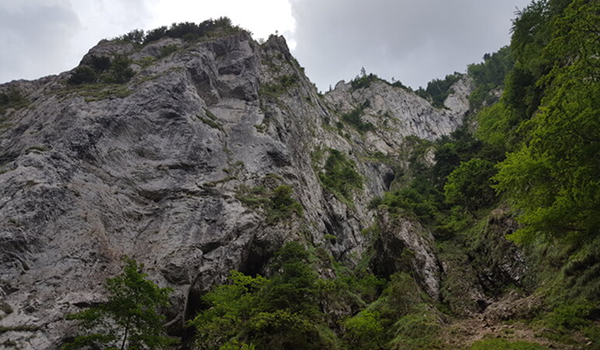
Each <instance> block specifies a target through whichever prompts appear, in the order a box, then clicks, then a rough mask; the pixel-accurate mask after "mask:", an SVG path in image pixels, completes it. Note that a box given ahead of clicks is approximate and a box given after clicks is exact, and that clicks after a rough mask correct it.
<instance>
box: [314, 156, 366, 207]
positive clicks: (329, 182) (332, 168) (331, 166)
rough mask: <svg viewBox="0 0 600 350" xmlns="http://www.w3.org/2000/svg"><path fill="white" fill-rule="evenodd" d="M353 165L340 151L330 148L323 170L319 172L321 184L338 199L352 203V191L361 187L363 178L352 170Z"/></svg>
mask: <svg viewBox="0 0 600 350" xmlns="http://www.w3.org/2000/svg"><path fill="white" fill-rule="evenodd" d="M355 166H356V164H355V163H354V162H353V161H352V160H349V159H348V158H346V156H345V155H344V154H343V153H342V152H340V151H338V150H335V149H330V150H329V158H327V161H326V162H325V168H324V169H323V170H324V172H321V173H320V174H319V179H320V180H321V184H322V185H323V187H324V188H325V189H326V190H328V191H330V192H331V193H333V194H334V195H335V196H336V197H337V198H338V199H339V200H340V201H342V202H346V203H352V192H353V191H355V190H362V188H363V178H362V177H361V176H360V175H359V174H358V173H357V172H356V170H354V168H355Z"/></svg>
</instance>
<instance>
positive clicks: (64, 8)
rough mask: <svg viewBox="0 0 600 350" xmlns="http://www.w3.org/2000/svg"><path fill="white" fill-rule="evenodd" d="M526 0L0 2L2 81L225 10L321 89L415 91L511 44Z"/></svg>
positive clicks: (63, 66)
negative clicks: (390, 86) (275, 45)
mask: <svg viewBox="0 0 600 350" xmlns="http://www.w3.org/2000/svg"><path fill="white" fill-rule="evenodd" d="M530 2H531V0H0V83H3V82H7V81H10V80H13V79H35V78H39V77H42V76H45V75H50V74H57V73H60V72H62V71H66V70H69V69H72V68H74V67H75V66H77V64H78V63H79V61H80V60H81V57H82V56H83V55H84V54H85V53H86V52H87V51H88V50H89V49H90V48H91V47H92V46H94V45H95V44H96V43H97V42H98V41H99V40H101V39H103V38H112V37H115V36H118V35H121V34H124V33H127V32H129V31H130V30H132V29H136V28H139V29H145V30H148V29H153V28H156V27H159V26H161V25H168V24H171V23H173V22H183V21H193V22H201V21H203V20H206V19H208V18H217V17H220V16H228V17H230V18H231V19H232V21H233V22H234V23H235V24H239V25H240V26H242V27H244V28H246V29H249V30H250V31H252V32H253V33H254V38H255V39H258V38H267V37H268V36H269V34H271V33H274V32H275V31H278V32H279V34H282V35H284V36H285V37H286V39H287V41H288V44H289V46H290V47H291V48H292V52H293V53H294V55H295V56H296V58H298V60H299V62H300V64H301V65H302V66H304V67H305V68H306V73H307V75H308V76H309V78H310V79H311V80H312V81H313V82H315V83H316V84H317V86H318V87H319V89H321V90H327V89H328V88H329V85H332V86H334V85H335V83H337V82H338V81H339V80H342V79H343V80H350V79H352V78H354V77H355V76H356V75H358V74H359V72H360V69H361V68H362V67H364V68H365V69H366V71H367V72H369V73H375V74H377V75H379V76H380V77H382V78H386V79H388V80H391V79H392V77H393V78H395V79H396V80H400V81H402V82H403V83H404V84H406V85H410V86H412V87H414V88H417V87H419V86H425V85H426V84H427V82H428V81H430V80H431V79H433V78H443V77H444V76H445V75H446V74H450V73H453V72H454V71H459V72H462V71H465V69H466V66H467V64H469V63H474V62H479V61H481V57H482V56H483V54H485V53H488V52H494V51H496V50H498V49H499V48H500V47H502V46H503V45H506V44H508V42H509V37H510V34H509V30H510V26H511V19H512V18H513V17H514V12H515V10H516V9H517V8H519V9H522V8H524V7H525V6H527V5H528V4H529V3H530Z"/></svg>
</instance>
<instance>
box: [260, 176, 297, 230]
mask: <svg viewBox="0 0 600 350" xmlns="http://www.w3.org/2000/svg"><path fill="white" fill-rule="evenodd" d="M292 193H293V190H292V187H291V186H288V185H281V186H278V187H277V188H275V190H273V195H272V196H271V198H270V201H271V202H270V206H269V209H268V211H267V223H275V222H277V221H280V220H282V219H286V218H289V217H291V216H292V214H293V213H295V214H297V215H299V216H301V215H302V212H303V208H302V206H301V205H300V203H298V202H297V201H296V200H295V199H294V198H292V196H291V195H292Z"/></svg>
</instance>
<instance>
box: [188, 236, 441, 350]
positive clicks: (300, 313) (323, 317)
mask: <svg viewBox="0 0 600 350" xmlns="http://www.w3.org/2000/svg"><path fill="white" fill-rule="evenodd" d="M322 252H323V251H322ZM316 263H324V262H323V261H319V259H318V258H317V256H316V255H315V252H314V251H312V252H311V251H309V250H307V249H305V248H304V247H303V246H302V245H301V244H300V243H298V242H290V243H287V244H286V245H284V246H283V247H282V248H281V250H279V251H278V252H277V254H276V255H275V257H274V260H273V263H272V265H271V268H272V269H273V270H274V271H275V273H274V274H273V276H272V277H270V278H265V277H262V276H259V275H257V276H254V277H253V276H247V275H244V274H242V273H240V272H237V271H233V272H232V273H231V275H230V277H229V280H228V282H227V283H226V284H223V285H221V286H217V287H216V288H214V289H213V290H212V291H211V292H209V293H207V294H206V295H204V297H203V299H204V301H205V302H206V304H207V308H206V309H205V310H204V311H201V312H200V313H199V314H198V316H197V317H196V318H195V319H194V320H193V321H192V322H191V325H193V326H194V327H195V329H196V332H197V333H196V334H197V337H196V347H197V348H199V349H226V348H236V349H239V348H248V349H253V348H256V349H385V348H388V347H389V344H402V346H403V348H404V349H419V348H422V347H423V346H425V347H427V346H431V345H433V344H437V343H438V342H439V339H437V338H436V337H435V336H433V335H432V334H431V331H435V330H437V329H438V325H437V323H436V322H435V321H434V318H435V314H436V312H435V310H433V309H430V308H428V306H427V305H426V304H425V303H424V302H425V301H426V300H425V299H423V296H422V295H421V293H420V291H419V287H418V286H417V284H416V282H415V281H414V279H413V277H412V276H410V275H408V274H406V273H399V274H395V275H392V276H391V278H390V280H389V281H385V280H383V279H379V278H376V277H374V276H373V275H369V276H365V277H362V278H361V277H360V275H361V274H363V273H360V272H359V271H350V270H348V269H344V268H340V267H337V268H336V266H329V268H332V267H333V268H334V269H336V274H337V276H336V278H335V279H323V278H319V277H318V275H317V272H316V268H317V266H315V264H316ZM363 275H364V274H363ZM367 302H369V303H372V304H371V306H369V307H366V308H365V306H366V305H367ZM332 307H333V308H335V309H338V308H342V309H355V310H357V312H356V314H346V315H345V316H343V317H339V315H338V316H336V313H326V312H325V311H326V310H328V309H330V308H332ZM359 310H360V312H358V311H359ZM428 327H429V328H428ZM430 328H432V329H430Z"/></svg>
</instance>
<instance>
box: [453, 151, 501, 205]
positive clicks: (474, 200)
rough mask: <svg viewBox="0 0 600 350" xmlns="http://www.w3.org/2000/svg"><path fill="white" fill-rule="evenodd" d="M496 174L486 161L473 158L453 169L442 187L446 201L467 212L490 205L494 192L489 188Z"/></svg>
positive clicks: (492, 165) (492, 166) (493, 198)
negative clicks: (461, 207)
mask: <svg viewBox="0 0 600 350" xmlns="http://www.w3.org/2000/svg"><path fill="white" fill-rule="evenodd" d="M495 173H496V169H495V168H494V164H493V163H492V162H490V161H488V160H484V159H479V158H473V159H471V160H469V161H468V162H464V163H461V165H460V166H459V167H458V168H456V169H454V171H453V172H452V173H451V174H450V175H448V181H447V182H446V185H445V186H444V194H445V196H446V201H447V202H448V203H451V204H456V205H461V206H463V207H465V208H466V209H467V210H469V211H473V210H475V209H477V208H481V207H484V206H487V205H489V204H491V203H492V202H493V201H494V200H495V199H496V191H495V190H494V189H493V188H492V187H491V186H492V184H493V182H492V180H491V178H492V176H494V175H495Z"/></svg>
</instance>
